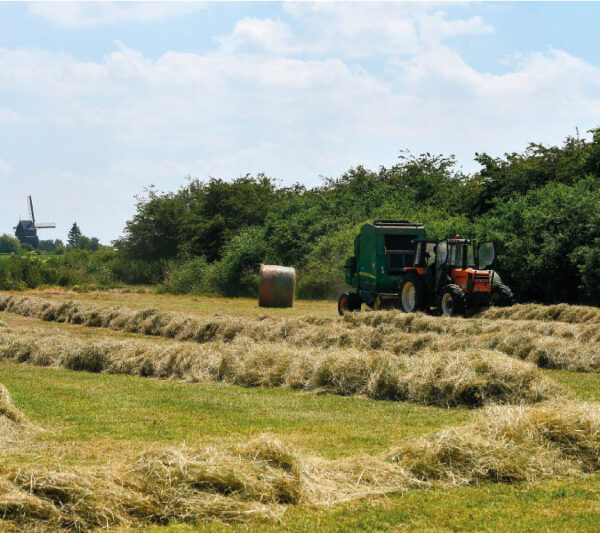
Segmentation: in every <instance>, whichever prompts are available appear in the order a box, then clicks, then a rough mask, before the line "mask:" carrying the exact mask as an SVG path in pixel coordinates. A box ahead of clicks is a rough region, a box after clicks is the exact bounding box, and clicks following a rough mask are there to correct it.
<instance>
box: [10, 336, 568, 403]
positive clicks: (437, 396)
mask: <svg viewBox="0 0 600 533" xmlns="http://www.w3.org/2000/svg"><path fill="white" fill-rule="evenodd" d="M0 358H2V359H5V360H13V361H16V362H29V363H32V364H36V365H41V366H55V367H62V368H68V369H71V370H86V371H90V372H105V373H112V374H132V375H138V376H143V377H147V376H152V377H158V378H172V379H183V380H188V381H195V382H203V381H223V382H227V383H231V384H235V385H241V386H246V387H256V386H269V387H289V388H293V389H303V390H322V391H327V392H331V393H334V394H341V395H355V394H358V395H366V396H368V397H370V398H376V399H385V400H399V401H410V402H415V403H420V404H428V405H438V406H442V407H453V406H470V407H478V406H481V405H486V404H488V403H522V402H525V403H536V402H539V401H543V400H547V399H550V398H555V397H557V396H560V395H562V391H561V389H560V388H559V387H558V386H557V385H556V384H555V383H554V382H553V381H552V380H550V379H548V378H546V377H544V376H543V375H542V374H541V373H540V372H539V371H538V370H537V369H536V368H535V367H534V366H533V365H530V364H529V363H526V362H522V361H519V360H517V359H515V358H510V357H508V356H506V355H504V354H502V353H500V352H497V351H490V350H487V351H486V350H462V351H432V350H424V351H422V352H420V353H419V355H418V356H416V357H411V356H410V355H396V354H393V353H390V352H384V351H376V350H371V351H369V352H364V351H359V350H355V349H341V348H329V349H317V348H304V349H299V348H296V347H294V346H285V345H283V344H282V343H264V342H263V343H258V342H254V341H251V340H248V339H245V340H244V339H240V340H235V341H232V342H226V343H223V342H218V343H217V342H215V343H207V344H197V343H189V342H187V343H186V342H167V343H155V342H149V341H144V340H142V339H139V340H138V339H132V340H124V341H115V340H109V339H105V340H100V341H91V340H78V339H76V338H73V337H71V336H67V335H63V334H60V333H59V332H53V331H45V332H43V333H38V332H26V331H12V330H11V331H2V332H0Z"/></svg>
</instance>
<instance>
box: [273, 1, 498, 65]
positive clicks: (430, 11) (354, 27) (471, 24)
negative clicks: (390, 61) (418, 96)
mask: <svg viewBox="0 0 600 533" xmlns="http://www.w3.org/2000/svg"><path fill="white" fill-rule="evenodd" d="M284 8H285V10H286V11H287V12H288V13H289V14H290V15H291V16H292V17H293V18H294V19H295V20H296V21H298V22H299V23H300V24H303V25H304V31H305V32H306V34H305V35H303V37H304V38H303V48H304V50H306V51H307V52H312V53H316V54H331V53H336V54H342V55H344V56H347V57H351V58H365V57H369V56H372V55H383V56H391V57H394V56H398V55H412V54H415V53H418V52H419V51H421V50H423V48H425V47H431V46H435V45H436V44H439V43H441V42H442V41H444V40H445V39H447V38H449V37H456V36H458V35H477V34H485V33H490V32H492V31H493V28H492V27H491V26H490V25H488V24H486V23H485V22H484V21H483V20H482V19H481V17H471V18H468V19H460V18H458V19H449V18H448V15H447V14H446V13H444V12H443V11H441V10H437V8H436V6H435V5H434V4H431V3H417V2H402V3H394V2H384V3H374V2H356V3H354V2H352V3H335V2H334V3H329V2H318V3H305V2H300V3H291V4H286V5H285V7H284Z"/></svg>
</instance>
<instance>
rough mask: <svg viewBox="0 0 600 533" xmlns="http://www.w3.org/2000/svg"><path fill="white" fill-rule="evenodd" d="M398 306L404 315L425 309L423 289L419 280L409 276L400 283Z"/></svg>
mask: <svg viewBox="0 0 600 533" xmlns="http://www.w3.org/2000/svg"><path fill="white" fill-rule="evenodd" d="M398 293H399V296H400V306H401V307H402V310H403V311H404V312H405V313H416V312H417V311H422V310H423V309H424V308H425V297H426V295H425V288H424V287H423V283H422V282H421V280H419V279H418V278H416V277H415V276H410V277H408V278H406V279H405V280H403V281H402V283H400V288H399V290H398Z"/></svg>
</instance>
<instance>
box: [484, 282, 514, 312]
mask: <svg viewBox="0 0 600 533" xmlns="http://www.w3.org/2000/svg"><path fill="white" fill-rule="evenodd" d="M515 303H516V299H515V295H514V294H513V291H511V290H510V287H508V286H507V285H504V284H503V283H498V285H494V286H493V287H492V296H491V298H490V305H492V306H495V307H510V306H511V305H515Z"/></svg>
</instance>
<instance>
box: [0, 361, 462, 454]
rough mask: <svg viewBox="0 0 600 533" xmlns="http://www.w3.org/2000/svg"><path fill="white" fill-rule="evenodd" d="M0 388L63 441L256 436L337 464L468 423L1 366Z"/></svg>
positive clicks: (405, 411)
mask: <svg viewBox="0 0 600 533" xmlns="http://www.w3.org/2000/svg"><path fill="white" fill-rule="evenodd" d="M0 383H4V385H6V387H7V388H8V390H9V391H10V392H11V395H12V397H13V401H14V403H15V404H16V405H17V406H18V407H19V408H20V409H21V410H22V411H24V412H25V414H27V416H28V417H29V418H30V419H31V420H32V421H34V422H35V423H36V424H38V425H40V426H42V427H48V428H55V429H54V431H53V433H52V434H51V435H45V436H44V435H42V436H41V437H40V438H42V439H43V438H51V439H53V440H58V441H60V442H71V441H80V442H91V443H93V444H98V442H104V444H105V445H109V444H113V445H114V444H115V443H117V442H118V441H121V443H122V444H125V443H126V445H127V447H131V446H133V447H135V448H139V447H142V446H143V445H145V444H147V443H153V442H156V443H165V442H169V443H173V444H178V443H181V442H183V441H186V442H187V443H193V444H196V443H199V444H216V443H222V442H224V441H227V442H236V441H240V440H247V439H249V438H251V437H253V436H256V435H258V434H261V433H269V434H273V435H276V436H278V437H280V438H282V439H283V440H284V441H285V442H286V443H289V444H291V445H293V446H296V447H298V448H299V449H301V450H302V451H304V452H308V453H311V454H316V455H320V456H324V457H329V458H334V457H343V456H348V455H355V454H357V453H371V454H376V453H378V452H382V451H384V450H387V449H388V448H390V447H392V446H393V445H394V444H395V443H397V442H398V441H399V440H400V439H403V438H406V437H410V436H414V435H418V434H422V433H426V432H429V431H431V430H433V429H436V428H439V427H442V426H444V425H449V424H456V423H460V422H462V421H465V420H467V419H468V418H469V417H470V412H469V411H468V410H464V409H452V410H446V409H440V408H436V407H426V406H419V405H414V404H409V403H401V402H390V401H372V400H368V399H364V398H360V397H341V396H336V395H329V394H323V395H318V394H313V393H305V392H298V391H290V390H287V389H282V388H275V389H267V388H254V389H252V388H250V389H248V388H242V387H236V386H231V385H224V384H219V383H217V384H196V383H181V382H176V381H167V380H165V381H161V380H156V379H149V378H138V377H132V376H123V375H104V374H90V373H86V372H75V371H68V370H57V369H49V368H37V367H32V366H29V365H19V364H11V363H0Z"/></svg>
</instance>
